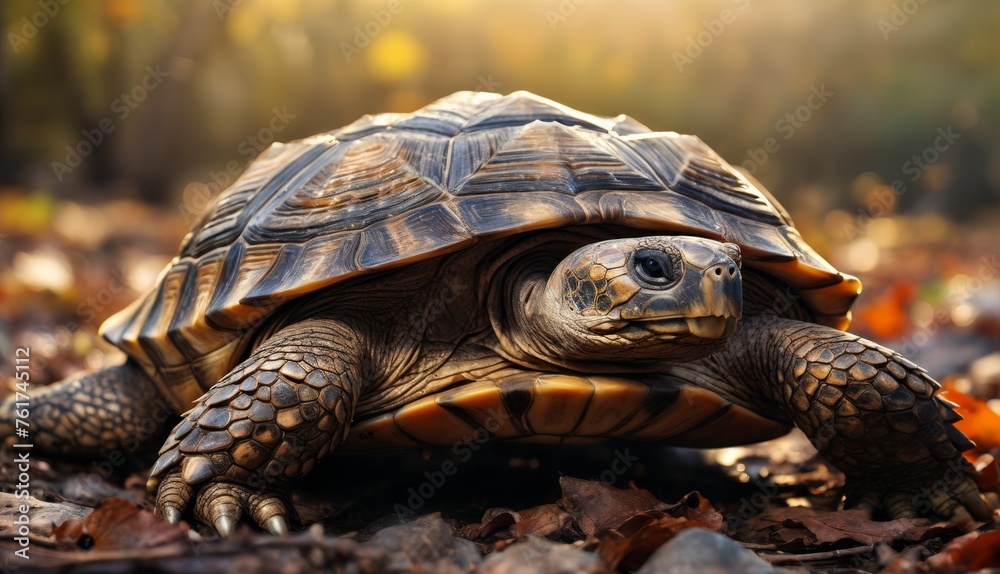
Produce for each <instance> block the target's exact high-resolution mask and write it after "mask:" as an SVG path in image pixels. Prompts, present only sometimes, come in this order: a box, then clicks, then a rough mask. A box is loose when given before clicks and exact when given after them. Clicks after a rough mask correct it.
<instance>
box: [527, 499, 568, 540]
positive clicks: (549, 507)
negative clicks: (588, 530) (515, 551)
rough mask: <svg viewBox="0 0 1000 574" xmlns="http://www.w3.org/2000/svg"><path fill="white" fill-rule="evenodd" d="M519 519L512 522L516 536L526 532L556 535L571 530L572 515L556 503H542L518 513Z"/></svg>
mask: <svg viewBox="0 0 1000 574" xmlns="http://www.w3.org/2000/svg"><path fill="white" fill-rule="evenodd" d="M518 514H519V515H520V520H518V521H517V522H516V523H515V524H514V529H513V534H514V536H515V537H517V538H521V537H522V536H525V535H528V534H534V535H535V536H544V537H558V536H561V535H563V534H566V533H568V532H569V531H570V530H572V525H573V517H572V516H570V515H569V513H568V512H566V511H565V510H563V509H562V508H559V505H557V504H543V505H541V506H535V507H534V508H529V509H527V510H522V511H521V512H519V513H518Z"/></svg>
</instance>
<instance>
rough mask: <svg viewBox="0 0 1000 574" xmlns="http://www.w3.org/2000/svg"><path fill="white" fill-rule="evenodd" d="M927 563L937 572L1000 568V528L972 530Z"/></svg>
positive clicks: (952, 542) (949, 544) (950, 543)
mask: <svg viewBox="0 0 1000 574" xmlns="http://www.w3.org/2000/svg"><path fill="white" fill-rule="evenodd" d="M927 563H928V564H929V565H930V566H931V568H933V569H934V571H935V572H965V571H973V570H979V569H982V568H1000V530H994V531H992V532H983V533H979V532H970V533H968V534H966V535H965V536H960V537H958V538H956V539H954V540H952V541H951V542H949V543H948V545H947V546H945V547H944V550H942V551H941V552H940V553H939V554H937V555H935V556H932V557H930V559H928V560H927Z"/></svg>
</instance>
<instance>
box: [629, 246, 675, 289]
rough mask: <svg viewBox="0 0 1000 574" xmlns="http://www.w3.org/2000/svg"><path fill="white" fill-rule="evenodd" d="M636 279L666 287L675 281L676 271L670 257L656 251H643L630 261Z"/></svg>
mask: <svg viewBox="0 0 1000 574" xmlns="http://www.w3.org/2000/svg"><path fill="white" fill-rule="evenodd" d="M632 261H633V265H634V267H635V272H636V274H637V275H638V278H639V279H640V280H642V281H644V282H646V283H650V284H652V285H667V284H669V283H673V282H674V281H675V280H676V279H677V271H678V270H677V269H676V266H675V265H674V262H673V261H672V259H671V257H670V255H668V254H666V253H664V252H663V251H659V250H656V249H643V250H641V251H638V252H636V254H635V256H634V257H633V259H632Z"/></svg>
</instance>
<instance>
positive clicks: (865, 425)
mask: <svg viewBox="0 0 1000 574" xmlns="http://www.w3.org/2000/svg"><path fill="white" fill-rule="evenodd" d="M860 290H861V286H860V283H859V281H858V280H857V279H856V278H854V277H852V276H850V275H847V274H844V273H841V272H838V271H837V270H836V269H834V268H833V267H832V266H831V265H830V264H829V263H827V262H826V261H825V260H824V259H823V258H822V257H820V256H819V255H818V254H817V253H816V252H815V251H814V250H813V249H811V248H810V247H809V246H808V245H807V244H806V243H805V241H804V240H803V239H802V236H801V235H800V234H799V233H798V232H797V230H796V229H795V227H794V225H793V223H792V221H791V219H790V217H789V215H788V213H786V211H785V210H784V209H783V208H782V207H781V206H780V205H779V203H778V202H777V201H776V200H775V198H774V197H772V196H771V195H770V194H769V193H768V192H767V191H766V190H765V189H764V188H763V187H762V186H760V185H759V184H757V183H756V182H754V181H751V180H750V179H749V176H747V175H745V174H743V173H741V172H740V171H737V170H735V169H734V168H733V167H731V166H730V165H729V164H727V163H726V162H725V161H724V160H723V159H721V158H720V157H719V156H718V155H717V154H716V153H714V152H713V151H712V150H711V149H710V148H709V147H708V146H706V145H705V144H704V143H703V142H702V141H700V140H699V139H698V138H696V137H693V136H690V135H680V134H677V133H673V132H669V133H664V132H652V131H650V130H649V129H648V128H647V127H645V126H643V125H642V124H640V123H638V122H637V121H635V120H633V119H631V118H629V117H627V116H624V115H620V116H617V117H614V118H608V117H600V116H595V115H590V114H586V113H582V112H579V111H576V110H573V109H571V108H569V107H566V106H563V105H560V104H558V103H556V102H554V101H551V100H548V99H545V98H542V97H539V96H536V95H533V94H531V93H527V92H515V93H512V94H510V95H507V96H501V95H498V94H492V93H473V92H460V93H456V94H454V95H451V96H449V97H446V98H443V99H441V100H438V101H436V102H434V103H432V104H430V105H428V106H426V107H424V108H422V109H420V110H418V111H416V112H413V113H411V114H381V115H374V116H365V117H364V118H362V119H360V120H358V121H356V122H355V123H352V124H350V125H348V126H346V127H344V128H341V129H339V130H336V131H332V132H328V133H325V134H322V135H317V136H314V137H311V138H307V139H303V140H299V141H295V142H292V143H288V144H274V145H272V146H271V147H270V148H269V149H268V150H266V151H265V152H264V153H263V154H262V155H261V156H260V157H259V158H257V159H256V160H255V161H254V162H253V163H252V164H251V165H250V166H249V168H248V169H247V170H246V172H245V173H244V174H243V175H242V176H241V177H240V178H239V179H238V181H236V182H235V183H234V184H233V185H232V186H231V187H230V188H228V189H226V190H225V191H224V192H223V193H221V194H220V195H219V196H218V197H217V198H216V200H215V201H214V202H213V203H212V204H211V205H210V206H209V207H208V209H207V210H206V211H205V213H204V214H203V215H202V216H201V217H200V219H199V220H198V221H197V222H196V223H195V224H194V226H193V228H192V229H191V231H190V233H188V234H187V236H186V237H185V238H184V240H183V243H182V245H181V247H180V253H179V255H177V257H176V258H174V259H173V260H172V261H171V262H170V263H169V264H168V265H167V267H166V269H165V270H164V271H163V272H162V274H161V275H160V277H159V280H158V282H157V284H156V286H155V287H154V288H153V289H152V290H151V291H150V292H149V293H148V294H147V295H145V296H144V297H142V298H140V299H139V300H137V301H136V302H135V303H133V304H132V305H131V306H129V307H128V308H126V309H125V310H123V311H121V312H119V313H118V314H116V315H114V316H113V317H111V318H110V319H108V320H107V322H106V323H104V325H103V326H102V334H103V336H104V337H105V338H106V339H107V340H108V341H110V342H111V343H112V344H114V345H116V346H117V347H119V348H121V349H122V350H123V351H124V352H125V353H126V355H127V359H126V361H125V362H124V363H123V364H121V365H118V366H113V367H110V368H105V369H102V370H98V371H95V372H90V373H84V374H80V375H77V376H74V377H71V378H69V379H67V380H66V381H63V382H62V383H61V384H56V385H51V386H47V387H45V388H43V389H42V390H41V391H39V392H37V393H36V396H35V397H34V401H33V403H34V404H33V407H32V409H33V410H32V425H33V431H34V434H33V437H34V439H35V443H36V444H37V445H38V446H39V447H40V448H42V449H45V450H46V451H48V452H50V453H59V454H64V455H77V456H79V455H84V456H108V454H109V453H113V452H115V451H118V450H124V448H123V445H126V444H129V442H131V443H137V442H145V443H151V444H150V446H153V445H154V444H155V442H154V441H155V440H157V438H156V437H157V436H159V437H160V438H162V436H163V435H164V434H168V433H167V431H168V429H170V427H171V425H172V424H173V423H174V422H176V417H175V416H164V414H163V413H164V412H166V411H172V412H176V413H184V414H183V415H181V417H180V422H179V423H178V424H176V426H173V428H172V430H170V431H169V434H168V436H167V438H166V441H165V443H163V444H162V448H160V450H159V458H158V460H157V461H156V463H155V465H154V466H153V468H152V471H151V476H150V479H149V482H148V488H149V489H150V491H151V492H154V493H156V512H157V513H158V514H159V515H161V516H163V517H165V518H166V519H167V520H169V521H170V522H172V523H177V522H178V521H179V520H180V519H181V518H182V517H183V516H184V515H185V514H186V513H189V512H193V513H194V517H195V518H196V519H197V520H198V521H200V522H202V523H205V524H206V525H208V526H210V527H214V528H215V529H216V530H217V531H218V532H219V533H220V534H221V535H223V536H225V535H228V534H229V533H230V532H231V531H232V529H233V527H234V525H235V524H236V523H237V522H238V521H239V520H240V519H241V516H242V514H243V513H244V512H246V513H248V514H249V515H250V516H251V517H252V519H253V521H254V522H256V523H257V524H258V525H260V526H261V527H263V528H265V529H266V530H268V531H270V532H272V533H275V534H283V533H285V532H287V529H288V524H289V522H290V518H289V516H290V515H289V505H288V504H287V502H286V500H287V499H286V497H285V496H284V495H283V494H282V493H283V492H284V491H285V489H286V488H287V487H288V486H289V485H290V484H292V483H293V482H294V481H295V480H296V479H298V478H300V477H302V476H303V475H305V474H306V473H308V472H309V471H310V470H311V469H312V468H313V467H314V465H315V464H316V462H317V461H318V460H319V459H321V458H322V457H324V456H326V455H327V454H328V453H330V452H331V451H334V450H336V451H338V452H345V451H351V450H354V451H359V450H360V451H365V450H385V449H395V448H406V447H425V446H430V445H450V444H455V443H456V442H459V441H461V440H463V439H467V438H468V437H469V436H470V433H473V432H476V431H483V430H487V431H488V434H489V436H490V437H491V438H497V439H514V440H533V441H539V442H551V443H561V442H564V441H586V440H595V439H602V438H613V437H618V438H625V439H634V440H647V441H661V442H663V443H664V444H675V445H685V446H694V447H721V446H729V445H739V444H746V443H751V442H758V441H763V440H767V439H771V438H774V437H778V436H781V435H783V434H785V433H787V432H788V431H789V430H790V429H792V428H793V427H798V428H800V429H801V430H802V431H804V432H805V434H806V435H807V436H809V437H810V439H811V441H812V442H813V444H814V445H815V446H816V447H817V449H819V451H820V452H821V453H822V454H823V455H824V456H825V457H826V458H827V459H828V460H829V461H830V462H832V463H833V464H834V465H836V466H837V467H838V468H840V469H841V470H842V471H843V472H844V473H845V475H846V477H847V488H848V491H847V492H848V502H849V503H850V504H852V505H857V506H859V507H861V508H866V509H868V510H869V511H873V512H875V511H878V512H883V513H884V514H888V515H890V516H893V517H906V516H915V515H918V514H919V515H937V516H941V517H943V518H951V519H955V520H961V521H966V522H971V521H972V520H973V519H977V520H987V519H989V518H990V516H991V514H992V510H991V506H992V502H993V500H992V499H988V498H986V497H984V496H983V495H982V494H981V493H980V491H979V489H978V487H977V486H976V484H975V482H974V481H973V480H972V479H971V478H970V476H969V474H970V471H971V470H972V467H971V465H970V464H969V463H968V462H966V461H965V459H964V458H963V457H962V455H961V453H962V452H963V451H964V450H967V449H968V448H970V447H971V446H973V445H972V443H971V441H969V439H968V438H966V437H965V436H964V435H963V434H962V433H961V432H960V431H958V430H957V429H956V428H955V427H954V426H953V423H955V422H956V421H958V420H960V418H961V417H960V416H959V415H958V414H957V413H956V412H955V411H954V409H953V407H954V406H955V405H954V404H952V403H949V402H948V401H946V400H944V399H943V398H942V397H941V396H940V394H939V390H940V386H939V385H938V383H937V382H935V381H934V380H933V379H932V378H930V377H929V376H928V374H927V372H926V371H925V370H924V369H922V368H920V367H918V366H917V365H915V364H914V363H912V362H911V361H909V360H907V359H906V358H905V357H903V356H901V355H899V354H898V353H896V352H894V351H891V350H889V349H887V348H885V347H882V346H880V345H878V344H876V343H873V342H871V341H867V340H864V339H862V338H859V337H857V336H855V335H852V334H850V333H847V332H845V331H844V329H846V327H847V326H848V323H849V321H850V311H849V309H850V307H851V305H852V303H853V302H854V300H855V299H856V297H857V296H858V294H859V293H860ZM164 400H166V401H167V402H168V403H169V407H168V408H162V407H163V405H164ZM11 409H12V405H11V404H10V403H9V402H8V404H7V405H5V407H4V411H3V412H4V413H5V414H4V416H3V423H2V424H3V425H4V426H5V430H10V429H11ZM7 434H8V436H12V433H7ZM132 450H134V444H133V445H132Z"/></svg>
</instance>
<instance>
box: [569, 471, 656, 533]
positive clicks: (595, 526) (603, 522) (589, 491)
mask: <svg viewBox="0 0 1000 574" xmlns="http://www.w3.org/2000/svg"><path fill="white" fill-rule="evenodd" d="M559 486H560V487H562V492H563V497H562V499H561V500H559V502H558V504H559V506H560V507H561V508H563V509H565V510H566V511H567V512H569V513H570V514H571V515H573V517H574V518H575V519H576V522H577V524H578V525H579V526H580V529H581V530H582V531H583V533H584V534H586V535H587V536H593V535H594V533H595V532H598V531H601V530H616V529H617V528H618V527H619V526H621V525H622V524H624V523H625V522H626V521H627V520H629V519H631V518H632V517H634V516H636V515H638V514H642V513H643V512H647V511H650V510H660V511H666V510H668V509H670V508H671V506H670V505H669V504H667V503H665V502H663V501H661V500H660V499H658V498H656V497H655V496H653V495H652V493H650V492H649V491H648V490H644V489H641V488H636V487H635V486H634V485H633V486H631V487H630V488H615V487H614V486H612V485H610V484H606V483H604V482H595V481H590V480H583V479H579V478H572V477H568V476H564V477H562V478H560V479H559Z"/></svg>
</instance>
